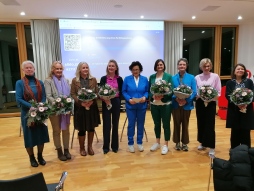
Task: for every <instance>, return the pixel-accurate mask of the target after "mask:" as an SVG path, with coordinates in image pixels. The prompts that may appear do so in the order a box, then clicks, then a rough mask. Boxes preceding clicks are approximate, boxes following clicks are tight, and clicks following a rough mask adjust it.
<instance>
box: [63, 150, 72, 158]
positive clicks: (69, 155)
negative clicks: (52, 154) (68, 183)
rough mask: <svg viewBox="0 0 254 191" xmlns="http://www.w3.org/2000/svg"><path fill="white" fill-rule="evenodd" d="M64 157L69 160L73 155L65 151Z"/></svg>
mask: <svg viewBox="0 0 254 191" xmlns="http://www.w3.org/2000/svg"><path fill="white" fill-rule="evenodd" d="M64 156H65V157H66V159H67V160H70V159H71V153H70V152H69V149H64Z"/></svg>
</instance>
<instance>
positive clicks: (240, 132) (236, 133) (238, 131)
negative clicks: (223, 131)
mask: <svg viewBox="0 0 254 191" xmlns="http://www.w3.org/2000/svg"><path fill="white" fill-rule="evenodd" d="M230 142H231V149H233V148H235V147H237V146H239V145H242V144H244V145H247V146H248V147H249V148H250V147H251V141H250V129H244V128H241V127H240V128H231V136H230Z"/></svg>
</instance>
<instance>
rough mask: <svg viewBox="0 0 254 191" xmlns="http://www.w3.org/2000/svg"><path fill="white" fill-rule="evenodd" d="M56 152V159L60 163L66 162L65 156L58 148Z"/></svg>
mask: <svg viewBox="0 0 254 191" xmlns="http://www.w3.org/2000/svg"><path fill="white" fill-rule="evenodd" d="M56 150H57V157H58V158H59V160H60V161H66V160H67V158H66V156H65V155H64V154H63V151H62V148H61V147H60V148H58V149H56Z"/></svg>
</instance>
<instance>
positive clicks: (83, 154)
mask: <svg viewBox="0 0 254 191" xmlns="http://www.w3.org/2000/svg"><path fill="white" fill-rule="evenodd" d="M79 153H80V155H81V156H86V155H87V153H86V150H85V149H80V150H79Z"/></svg>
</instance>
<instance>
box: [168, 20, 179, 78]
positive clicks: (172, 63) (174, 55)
mask: <svg viewBox="0 0 254 191" xmlns="http://www.w3.org/2000/svg"><path fill="white" fill-rule="evenodd" d="M164 55H165V56H164V57H165V59H164V60H165V64H166V72H168V73H170V74H171V75H175V74H176V73H177V72H178V70H177V61H178V60H179V59H180V58H182V55H183V24H182V23H181V22H168V21H165V42H164Z"/></svg>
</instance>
